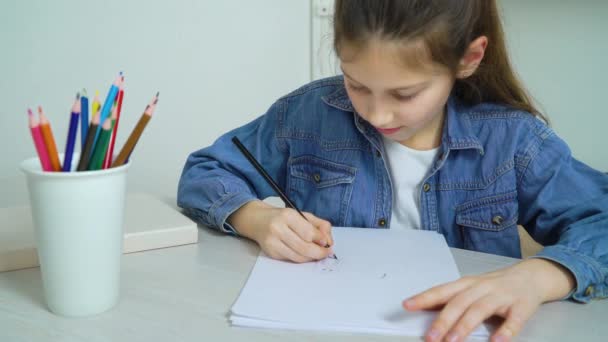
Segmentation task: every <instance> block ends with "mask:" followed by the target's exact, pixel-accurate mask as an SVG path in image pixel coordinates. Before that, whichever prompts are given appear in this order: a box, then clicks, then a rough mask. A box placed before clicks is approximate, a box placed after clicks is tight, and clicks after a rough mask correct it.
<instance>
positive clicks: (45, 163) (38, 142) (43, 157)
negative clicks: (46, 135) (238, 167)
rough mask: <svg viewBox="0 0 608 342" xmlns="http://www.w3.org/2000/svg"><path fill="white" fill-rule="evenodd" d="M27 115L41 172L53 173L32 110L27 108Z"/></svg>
mask: <svg viewBox="0 0 608 342" xmlns="http://www.w3.org/2000/svg"><path fill="white" fill-rule="evenodd" d="M27 115H28V117H29V126H30V132H32V138H33V139H34V146H36V152H38V158H39V159H40V165H41V166H42V170H43V171H53V167H52V166H51V159H50V158H49V155H48V152H47V150H46V146H45V145H44V139H43V138H42V133H41V132H40V124H39V123H38V120H37V119H36V118H35V117H34V113H32V110H31V109H29V108H28V110H27Z"/></svg>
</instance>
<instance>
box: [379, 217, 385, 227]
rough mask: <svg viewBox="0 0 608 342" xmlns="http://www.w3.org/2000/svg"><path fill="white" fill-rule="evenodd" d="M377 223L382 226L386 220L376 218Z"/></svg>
mask: <svg viewBox="0 0 608 342" xmlns="http://www.w3.org/2000/svg"><path fill="white" fill-rule="evenodd" d="M378 225H379V226H380V227H384V226H386V220H385V219H380V220H378Z"/></svg>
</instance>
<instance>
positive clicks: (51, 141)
mask: <svg viewBox="0 0 608 342" xmlns="http://www.w3.org/2000/svg"><path fill="white" fill-rule="evenodd" d="M38 116H39V118H40V133H42V138H43V139H44V145H45V147H46V151H47V153H48V154H49V159H50V161H51V167H52V168H53V171H56V172H57V171H61V163H60V162H59V153H57V145H56V144H55V138H54V136H53V130H52V129H51V123H50V122H49V120H48V119H47V117H46V115H44V111H43V110H42V106H38Z"/></svg>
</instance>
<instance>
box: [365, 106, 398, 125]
mask: <svg viewBox="0 0 608 342" xmlns="http://www.w3.org/2000/svg"><path fill="white" fill-rule="evenodd" d="M366 119H367V121H368V122H369V123H370V124H372V125H373V126H375V127H380V128H387V127H389V125H390V123H391V122H392V121H393V114H392V112H391V111H390V110H389V109H388V108H387V107H386V106H384V105H382V103H380V102H379V101H375V100H372V101H370V102H369V104H368V106H367V118H366Z"/></svg>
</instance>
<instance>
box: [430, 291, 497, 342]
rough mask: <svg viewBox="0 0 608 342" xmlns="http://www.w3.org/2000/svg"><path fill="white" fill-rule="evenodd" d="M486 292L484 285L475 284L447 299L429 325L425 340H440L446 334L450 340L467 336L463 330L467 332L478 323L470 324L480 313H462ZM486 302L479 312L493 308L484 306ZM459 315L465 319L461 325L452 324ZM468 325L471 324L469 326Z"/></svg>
mask: <svg viewBox="0 0 608 342" xmlns="http://www.w3.org/2000/svg"><path fill="white" fill-rule="evenodd" d="M488 292H489V291H488V290H487V289H486V288H485V287H482V286H476V287H472V288H469V289H466V290H464V291H462V292H460V293H459V294H457V295H455V296H453V298H451V299H450V300H449V301H448V303H447V304H446V305H445V307H444V308H443V310H441V312H440V313H439V315H438V316H437V318H436V319H435V321H434V322H433V324H432V325H431V328H430V329H429V331H428V333H427V341H441V340H442V339H443V338H444V336H447V338H446V340H447V341H451V342H452V341H453V342H456V341H462V340H464V337H466V336H467V335H464V330H467V331H466V332H467V334H468V332H469V331H470V330H472V329H473V328H475V327H476V326H477V325H478V324H479V323H477V324H475V325H472V324H473V323H474V322H473V321H474V320H476V319H478V316H477V314H480V313H479V312H477V311H475V312H471V313H470V315H473V316H468V317H466V314H464V313H465V312H467V310H469V309H470V308H471V307H474V306H475V305H476V304H477V302H478V301H479V300H480V299H481V298H483V297H485V296H486V295H487V293H488ZM474 303H475V304H474ZM486 304H487V303H484V304H483V307H481V308H480V309H482V311H483V312H482V313H481V314H484V313H485V312H486V311H487V310H493V309H494V307H491V308H490V307H486ZM487 306H489V305H487ZM475 309H477V308H475ZM463 314H464V315H463ZM461 317H462V318H465V317H466V321H465V322H463V325H462V326H458V325H456V326H454V324H455V323H456V322H458V321H459V319H460V318H461ZM485 318H486V317H485V316H484V317H483V318H481V321H483V319H485ZM469 325H472V326H470V327H469ZM456 328H458V329H456ZM448 332H449V334H448Z"/></svg>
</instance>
